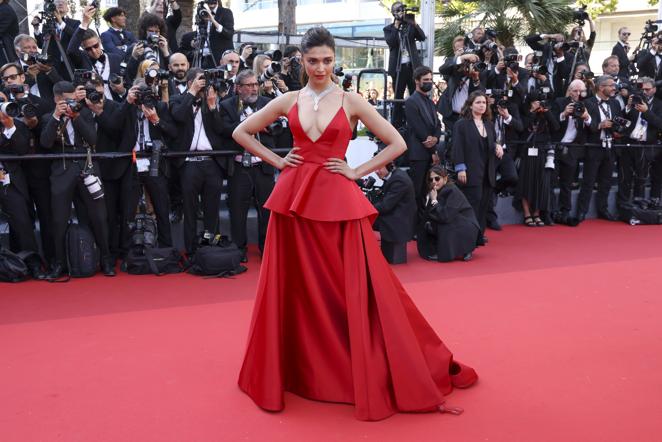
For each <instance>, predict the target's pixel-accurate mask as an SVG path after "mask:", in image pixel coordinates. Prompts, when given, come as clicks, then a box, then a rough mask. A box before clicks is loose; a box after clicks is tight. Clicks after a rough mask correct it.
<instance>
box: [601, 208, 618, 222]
mask: <svg viewBox="0 0 662 442" xmlns="http://www.w3.org/2000/svg"><path fill="white" fill-rule="evenodd" d="M598 218H600V219H604V220H607V221H616V216H614V214H613V213H611V212H610V211H608V210H606V211H603V212H598Z"/></svg>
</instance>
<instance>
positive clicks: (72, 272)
mask: <svg viewBox="0 0 662 442" xmlns="http://www.w3.org/2000/svg"><path fill="white" fill-rule="evenodd" d="M64 245H65V249H66V255H67V267H68V268H69V276H71V277H72V278H88V277H90V276H94V275H95V274H96V273H97V270H98V269H99V249H98V247H97V243H96V241H95V240H94V235H93V234H92V232H91V231H90V229H89V228H88V227H87V226H84V225H81V224H73V223H71V224H69V227H67V234H66V237H65V244H64Z"/></svg>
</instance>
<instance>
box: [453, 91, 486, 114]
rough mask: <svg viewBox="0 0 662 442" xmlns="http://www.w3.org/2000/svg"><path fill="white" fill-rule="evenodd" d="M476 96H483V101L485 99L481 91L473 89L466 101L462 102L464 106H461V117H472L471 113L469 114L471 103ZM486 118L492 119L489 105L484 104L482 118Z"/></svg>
mask: <svg viewBox="0 0 662 442" xmlns="http://www.w3.org/2000/svg"><path fill="white" fill-rule="evenodd" d="M478 97H485V101H487V95H486V94H485V92H483V91H473V92H472V93H471V94H469V98H467V101H466V102H465V103H464V106H462V112H460V113H461V114H462V117H463V118H466V119H468V120H470V119H472V118H473V117H472V114H471V105H472V104H474V101H476V98H478ZM485 119H488V120H492V110H491V109H490V106H489V105H488V106H486V108H485V113H484V114H483V120H485Z"/></svg>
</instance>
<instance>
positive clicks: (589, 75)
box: [579, 70, 595, 80]
mask: <svg viewBox="0 0 662 442" xmlns="http://www.w3.org/2000/svg"><path fill="white" fill-rule="evenodd" d="M579 76H580V77H581V79H582V80H593V79H594V78H595V74H594V73H593V72H591V71H587V70H583V71H581V72H580V73H579Z"/></svg>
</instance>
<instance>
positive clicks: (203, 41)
mask: <svg viewBox="0 0 662 442" xmlns="http://www.w3.org/2000/svg"><path fill="white" fill-rule="evenodd" d="M196 25H197V27H198V33H197V35H196V37H195V39H194V40H193V41H194V42H195V43H196V48H195V53H194V54H193V63H192V64H191V66H192V67H194V68H203V63H204V58H205V55H204V49H205V47H208V46H209V33H208V32H207V22H206V21H204V20H199V21H198V22H197V23H196ZM208 49H209V55H208V56H207V57H211V61H212V63H213V66H212V68H214V67H216V59H215V58H214V53H213V52H212V51H211V48H210V47H208Z"/></svg>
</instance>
